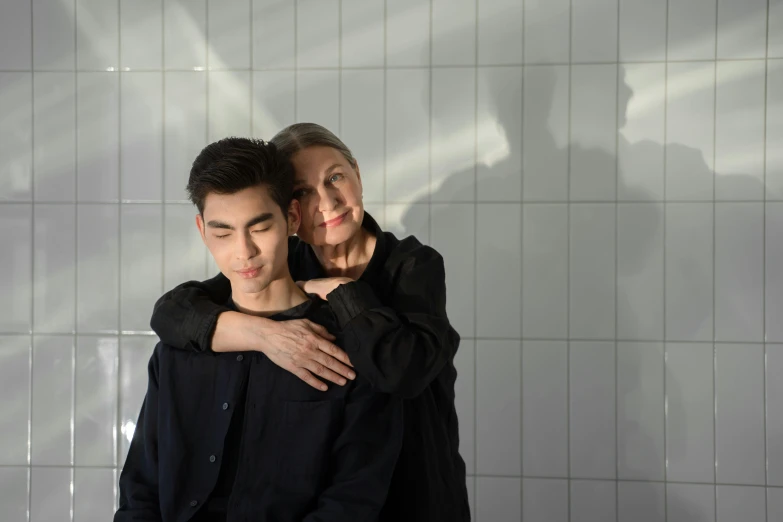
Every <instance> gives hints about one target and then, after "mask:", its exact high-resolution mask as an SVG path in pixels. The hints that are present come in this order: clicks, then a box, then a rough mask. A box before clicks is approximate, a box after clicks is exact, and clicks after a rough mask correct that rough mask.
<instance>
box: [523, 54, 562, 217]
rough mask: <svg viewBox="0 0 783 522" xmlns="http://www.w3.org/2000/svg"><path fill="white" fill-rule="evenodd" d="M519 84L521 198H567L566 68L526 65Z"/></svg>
mask: <svg viewBox="0 0 783 522" xmlns="http://www.w3.org/2000/svg"><path fill="white" fill-rule="evenodd" d="M523 83H524V89H523V106H524V111H523V112H524V114H523V115H522V116H523V117H522V121H523V127H522V151H523V152H522V163H523V168H522V173H523V174H522V180H523V182H522V185H523V187H522V193H523V196H524V198H525V201H568V180H569V174H568V167H569V163H568V156H569V143H570V134H569V133H570V124H569V121H570V115H569V112H570V107H571V102H570V92H571V90H570V89H571V86H570V83H571V80H570V73H569V67H567V66H561V65H556V66H548V65H547V66H527V67H525V77H524V82H523Z"/></svg>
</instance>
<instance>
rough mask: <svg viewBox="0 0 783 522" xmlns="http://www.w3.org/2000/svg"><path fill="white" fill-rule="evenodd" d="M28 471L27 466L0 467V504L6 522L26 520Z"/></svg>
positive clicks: (23, 521) (28, 496)
mask: <svg viewBox="0 0 783 522" xmlns="http://www.w3.org/2000/svg"><path fill="white" fill-rule="evenodd" d="M29 473H30V470H29V469H28V468H21V467H20V468H16V467H14V468H3V467H0V504H2V506H3V519H4V520H7V521H8V522H28V516H29V514H28V510H27V508H28V502H29V499H30V494H29V488H28V485H29V479H28V477H29Z"/></svg>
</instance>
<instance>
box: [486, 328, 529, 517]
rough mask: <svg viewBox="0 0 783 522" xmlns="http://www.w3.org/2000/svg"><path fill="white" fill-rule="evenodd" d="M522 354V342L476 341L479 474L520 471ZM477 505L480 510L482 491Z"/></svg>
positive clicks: (509, 473)
mask: <svg viewBox="0 0 783 522" xmlns="http://www.w3.org/2000/svg"><path fill="white" fill-rule="evenodd" d="M521 357H522V347H521V343H520V342H519V341H482V340H479V341H477V342H476V430H477V431H476V445H477V447H476V472H477V473H478V474H480V475H505V476H519V475H520V473H521V456H520V447H521V440H520V439H521V433H520V431H521V419H520V416H521V391H522V390H521V386H520V378H521ZM479 484H481V479H479ZM480 487H481V486H479V488H480ZM478 505H479V509H481V505H482V501H481V494H479V501H478ZM479 518H481V516H480V515H479Z"/></svg>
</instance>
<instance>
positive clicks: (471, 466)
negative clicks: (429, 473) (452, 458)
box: [454, 338, 476, 475]
mask: <svg viewBox="0 0 783 522" xmlns="http://www.w3.org/2000/svg"><path fill="white" fill-rule="evenodd" d="M454 367H455V368H456V369H457V382H456V384H455V387H454V388H455V390H454V391H455V393H456V399H455V404H456V408H457V418H458V419H459V454H460V455H461V456H462V459H463V460H464V461H465V467H466V469H467V473H468V475H472V474H474V473H475V472H476V341H475V340H473V339H464V338H463V339H462V342H460V345H459V349H458V350H457V355H456V356H455V357H454Z"/></svg>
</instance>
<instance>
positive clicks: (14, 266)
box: [0, 204, 33, 333]
mask: <svg viewBox="0 0 783 522" xmlns="http://www.w3.org/2000/svg"><path fill="white" fill-rule="evenodd" d="M32 218H33V212H32V205H29V204H19V205H0V244H3V245H10V247H8V246H7V247H5V248H3V249H2V250H0V266H2V267H3V271H2V275H0V288H2V289H3V294H4V295H5V299H3V302H2V304H0V331H3V332H15V333H25V332H29V331H31V330H32V326H33V324H32V317H31V314H32V307H33V259H32V257H33V234H32V232H33V226H32Z"/></svg>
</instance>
